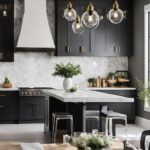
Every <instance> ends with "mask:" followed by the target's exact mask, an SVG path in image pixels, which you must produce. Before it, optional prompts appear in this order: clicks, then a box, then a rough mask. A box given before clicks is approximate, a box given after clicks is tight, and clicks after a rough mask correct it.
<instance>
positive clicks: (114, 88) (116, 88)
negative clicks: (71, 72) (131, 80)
mask: <svg viewBox="0 0 150 150" xmlns="http://www.w3.org/2000/svg"><path fill="white" fill-rule="evenodd" d="M86 89H87V90H136V88H134V87H106V88H103V87H91V88H90V87H89V88H86Z"/></svg>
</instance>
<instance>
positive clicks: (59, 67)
mask: <svg viewBox="0 0 150 150" xmlns="http://www.w3.org/2000/svg"><path fill="white" fill-rule="evenodd" d="M81 73H82V71H81V67H80V65H74V64H70V63H68V64H67V65H64V64H63V63H61V64H56V66H55V72H54V73H53V76H59V77H63V78H64V81H63V87H64V90H65V91H67V92H69V91H70V89H71V88H72V87H73V82H72V77H73V76H77V75H79V74H81Z"/></svg>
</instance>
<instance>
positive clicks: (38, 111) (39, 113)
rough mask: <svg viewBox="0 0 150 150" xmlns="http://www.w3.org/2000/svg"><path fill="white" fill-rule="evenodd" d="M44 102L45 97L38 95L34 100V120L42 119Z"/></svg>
mask: <svg viewBox="0 0 150 150" xmlns="http://www.w3.org/2000/svg"><path fill="white" fill-rule="evenodd" d="M44 102H45V97H40V98H37V99H36V100H35V105H36V120H44V108H45V106H44Z"/></svg>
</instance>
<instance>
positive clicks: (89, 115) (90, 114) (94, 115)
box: [85, 110, 100, 124]
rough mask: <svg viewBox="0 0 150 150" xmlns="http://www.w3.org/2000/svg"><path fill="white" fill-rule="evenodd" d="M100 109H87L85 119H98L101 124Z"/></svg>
mask: <svg viewBox="0 0 150 150" xmlns="http://www.w3.org/2000/svg"><path fill="white" fill-rule="evenodd" d="M99 115H100V111H98V110H86V111H85V119H86V120H96V121H97V122H98V124H99V120H100V117H99Z"/></svg>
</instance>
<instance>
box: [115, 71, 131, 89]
mask: <svg viewBox="0 0 150 150" xmlns="http://www.w3.org/2000/svg"><path fill="white" fill-rule="evenodd" d="M116 76H117V81H118V85H119V86H123V87H126V86H128V83H129V81H130V80H129V77H128V71H117V72H116Z"/></svg>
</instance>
